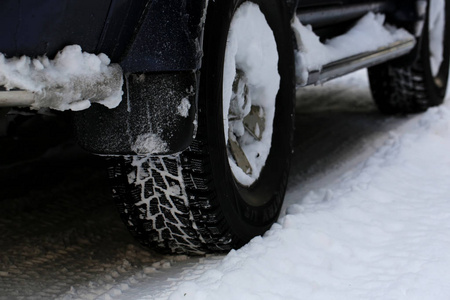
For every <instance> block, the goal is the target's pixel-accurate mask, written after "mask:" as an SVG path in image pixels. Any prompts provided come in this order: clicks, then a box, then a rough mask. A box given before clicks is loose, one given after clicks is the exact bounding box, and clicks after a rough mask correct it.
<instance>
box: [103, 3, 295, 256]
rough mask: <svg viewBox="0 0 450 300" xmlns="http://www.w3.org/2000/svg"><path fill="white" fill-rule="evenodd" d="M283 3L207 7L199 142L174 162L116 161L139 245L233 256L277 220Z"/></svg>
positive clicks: (284, 88)
mask: <svg viewBox="0 0 450 300" xmlns="http://www.w3.org/2000/svg"><path fill="white" fill-rule="evenodd" d="M285 6H286V4H285V3H284V1H277V2H276V3H274V2H273V1H271V0H254V1H253V0H252V1H245V0H231V1H230V0H226V1H225V0H223V1H219V0H216V1H210V2H209V5H208V13H207V18H206V24H205V35H204V57H203V63H202V69H201V78H200V91H199V103H198V108H199V114H198V122H199V127H198V131H197V136H196V138H195V139H194V141H193V143H192V144H191V146H190V147H189V148H188V149H187V150H185V151H183V152H182V153H180V154H178V155H174V156H164V157H152V156H147V157H138V156H136V157H133V156H131V157H122V158H112V159H111V160H112V161H113V164H112V167H111V168H110V177H111V180H112V185H113V195H114V198H115V201H116V203H117V205H118V207H119V211H120V214H121V216H122V219H123V221H124V222H125V224H126V225H127V226H128V229H129V230H130V232H131V233H132V234H133V235H134V236H135V237H136V239H137V240H139V241H140V242H141V243H142V244H144V245H146V246H149V247H151V248H153V249H156V250H158V251H161V252H166V253H189V254H202V253H207V252H218V251H221V252H222V251H229V250H231V249H233V248H238V247H240V246H242V245H243V244H245V243H246V242H248V241H249V240H250V239H251V238H253V237H254V236H257V235H260V234H263V233H264V232H265V231H266V230H268V229H269V228H270V226H271V225H272V224H273V223H274V222H275V221H276V220H277V218H278V215H279V212H280V209H281V205H282V201H283V198H284V193H285V189H286V185H287V177H288V172H289V165H290V154H291V152H292V138H293V115H294V114H293V111H294V99H295V98H294V97H295V80H294V74H295V69H294V67H295V63H294V61H295V60H294V52H293V39H292V35H291V27H290V17H289V15H288V10H287V8H286V7H285ZM252 24H258V26H252ZM242 27H245V28H242ZM248 31H250V32H251V34H250V35H246V34H240V33H248ZM252 31H253V32H252ZM251 36H256V37H257V38H254V39H251ZM239 49H241V50H239ZM242 49H244V50H242ZM247 165H248V168H247Z"/></svg>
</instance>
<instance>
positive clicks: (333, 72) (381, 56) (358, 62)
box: [307, 38, 416, 85]
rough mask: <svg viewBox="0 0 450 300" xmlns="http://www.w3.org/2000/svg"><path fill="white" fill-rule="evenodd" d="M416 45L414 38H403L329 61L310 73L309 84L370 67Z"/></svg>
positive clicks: (404, 52)
mask: <svg viewBox="0 0 450 300" xmlns="http://www.w3.org/2000/svg"><path fill="white" fill-rule="evenodd" d="M415 45H416V40H415V39H414V38H411V39H407V40H402V41H398V42H395V43H393V44H390V45H388V46H386V47H381V48H379V49H378V50H376V51H370V52H364V53H360V54H356V55H353V56H350V57H347V58H343V59H340V60H338V61H334V62H331V63H328V64H326V65H324V66H323V67H322V69H321V70H311V71H309V72H308V73H309V74H308V81H307V85H311V84H318V83H323V82H326V81H328V80H331V79H333V78H336V77H339V76H342V75H345V74H348V73H351V72H354V71H356V70H359V69H363V68H368V67H371V66H374V65H377V64H380V63H383V62H386V61H388V60H391V59H394V58H398V57H400V56H402V55H405V54H407V53H409V52H410V51H411V50H412V49H413V48H414V46H415Z"/></svg>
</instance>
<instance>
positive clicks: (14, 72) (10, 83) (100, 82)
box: [0, 45, 123, 110]
mask: <svg viewBox="0 0 450 300" xmlns="http://www.w3.org/2000/svg"><path fill="white" fill-rule="evenodd" d="M122 84H123V78H122V69H121V68H120V66H119V65H118V64H111V61H110V59H109V58H108V57H107V56H106V55H105V54H103V53H101V54H98V55H95V54H90V53H87V52H83V51H82V50H81V47H80V46H78V45H71V46H67V47H65V48H64V49H63V50H61V51H60V52H58V54H57V55H56V56H55V58H54V59H52V60H50V59H49V58H48V57H47V56H41V57H38V58H34V59H33V58H30V57H27V56H22V57H13V58H6V57H5V56H4V55H3V54H1V53H0V85H1V86H4V87H5V88H6V89H7V90H12V89H19V90H25V91H29V92H32V93H33V94H31V96H32V97H31V99H30V103H29V105H30V106H31V107H32V108H33V109H39V108H44V107H48V108H52V109H55V110H82V109H86V108H88V107H89V106H90V105H91V103H93V102H96V103H100V104H102V105H104V106H106V107H108V108H114V107H117V105H119V103H120V101H121V100H122Z"/></svg>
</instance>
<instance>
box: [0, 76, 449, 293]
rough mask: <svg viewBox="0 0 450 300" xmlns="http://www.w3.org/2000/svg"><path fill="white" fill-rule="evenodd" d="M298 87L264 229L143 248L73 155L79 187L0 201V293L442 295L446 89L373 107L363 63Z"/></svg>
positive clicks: (446, 193)
mask: <svg viewBox="0 0 450 300" xmlns="http://www.w3.org/2000/svg"><path fill="white" fill-rule="evenodd" d="M298 98H299V103H298V107H297V115H296V116H297V133H296V152H295V154H294V161H293V168H292V171H291V179H290V182H289V189H288V192H287V195H286V204H285V209H284V213H283V215H282V216H281V217H280V219H279V221H278V222H277V223H276V224H275V225H274V226H273V227H272V229H271V230H270V231H269V232H267V233H266V234H265V235H264V236H263V237H257V238H255V239H253V240H252V241H251V242H250V243H249V244H248V245H246V246H244V247H243V248H241V249H239V250H237V251H232V252H230V253H229V254H228V255H223V256H221V255H219V256H207V257H200V258H198V257H197V258H188V257H185V256H160V255H157V254H154V253H152V252H148V251H145V250H143V249H141V248H140V247H138V246H137V245H136V244H134V243H133V241H132V240H131V239H130V238H129V237H128V236H127V234H126V232H125V231H124V230H123V229H122V227H121V226H120V224H119V222H118V221H117V220H116V219H115V218H116V217H117V216H112V217H111V214H113V210H112V208H111V206H109V204H106V203H108V197H107V196H106V194H104V191H103V190H101V191H98V189H99V187H98V186H99V184H102V183H103V184H104V181H102V180H99V179H98V177H95V174H96V173H95V172H91V173H90V175H89V176H81V174H84V173H83V172H84V169H83V168H82V167H80V165H81V166H83V164H76V167H77V168H81V169H80V170H79V171H77V172H78V173H76V175H74V176H76V177H77V178H80V180H81V182H82V183H83V184H84V185H86V186H85V187H84V188H82V190H81V191H80V190H79V188H78V189H77V190H75V189H74V188H71V185H70V182H65V181H64V180H63V184H60V185H58V187H49V189H50V192H47V194H46V195H49V196H46V197H40V196H39V194H37V192H34V193H31V195H30V194H28V196H27V197H28V198H27V197H25V196H23V195H20V196H17V197H16V198H11V197H10V198H8V203H6V202H7V201H5V200H4V199H2V200H3V201H0V215H1V216H2V220H1V221H0V232H1V233H2V239H1V240H0V299H13V298H17V299H20V298H33V299H34V298H42V299H49V298H58V299H96V298H98V299H208V300H209V299H308V300H311V299H326V300H330V299H333V300H336V299H345V300H349V299H395V300H398V299H408V300H410V299H421V300H423V299H432V300H436V299H450V275H449V273H448V270H449V269H450V252H449V251H448V248H450V155H449V153H450V99H447V104H445V105H443V106H441V107H439V108H433V109H430V110H429V111H428V112H426V113H424V114H421V115H414V116H407V117H383V116H381V115H379V114H378V113H377V112H376V109H375V107H374V106H373V104H372V102H371V98H370V93H369V91H368V87H367V80H366V77H365V72H364V71H360V72H357V73H355V74H352V75H350V76H347V77H343V78H340V79H336V80H335V81H332V82H329V83H327V84H326V85H325V86H323V87H312V88H307V89H302V90H300V91H299V93H298ZM88 165H89V164H86V167H87V166H88ZM73 168H75V166H73ZM90 178H91V179H90ZM64 183H65V184H66V185H67V186H64ZM92 191H94V192H92ZM95 191H97V192H95ZM71 193H72V194H75V196H76V198H75V199H74V198H73V196H70V195H71ZM92 193H94V194H92ZM70 197H72V198H70ZM83 197H85V198H83ZM43 198H45V199H43ZM69 198H70V199H69ZM46 201H50V203H51V205H48V206H45V210H43V211H41V212H39V214H31V213H30V211H31V212H33V209H34V212H35V213H36V210H38V208H39V205H38V204H35V203H41V204H42V205H44V204H45V203H46ZM59 203H62V204H59ZM58 205H60V206H58ZM35 206H37V208H36V207H35Z"/></svg>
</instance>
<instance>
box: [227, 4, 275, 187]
mask: <svg viewBox="0 0 450 300" xmlns="http://www.w3.org/2000/svg"><path fill="white" fill-rule="evenodd" d="M236 70H240V71H242V72H243V73H244V74H245V78H243V79H242V80H241V81H240V83H239V86H240V91H241V94H240V95H236V94H235V93H234V92H233V82H234V80H235V77H236V73H237V71H236ZM244 82H245V85H246V86H247V87H248V97H247V99H248V102H245V97H244V96H243V94H244V93H245V92H244V91H243V89H244ZM279 86H280V76H279V74H278V52H277V47H276V42H275V38H274V35H273V32H272V30H271V29H270V27H269V25H268V24H267V21H266V19H265V17H264V15H263V14H262V12H261V10H260V9H259V7H258V5H257V4H255V3H252V2H245V3H244V4H242V5H241V6H240V7H239V8H238V9H237V11H236V13H235V15H234V16H233V20H232V22H231V25H230V29H229V33H228V39H227V48H226V52H225V63H224V72H223V116H224V122H223V123H224V135H225V140H226V141H228V136H229V132H228V130H229V128H230V129H231V131H232V133H233V134H235V135H236V137H238V140H239V144H240V146H241V148H242V150H243V152H244V153H245V156H246V158H247V159H248V162H249V163H250V166H251V167H252V172H251V174H246V173H245V172H244V171H243V170H242V169H241V168H240V167H239V166H238V165H237V164H236V162H235V160H234V158H233V157H232V156H231V155H230V156H229V163H230V166H231V169H232V171H233V174H234V176H235V177H236V179H237V180H238V181H239V182H240V183H241V184H243V185H247V186H249V185H251V184H252V183H253V182H254V181H255V180H256V179H257V178H258V177H259V174H260V172H261V170H262V168H263V167H264V165H265V163H266V159H267V156H268V155H269V151H270V147H271V142H272V123H273V118H274V115H275V100H276V96H277V93H278V89H279ZM238 94H239V92H238ZM231 99H237V100H235V101H234V103H233V102H231ZM252 105H253V106H258V107H260V108H261V110H263V114H264V123H265V130H264V132H263V134H262V138H261V141H257V140H255V139H254V138H253V137H252V136H250V134H248V133H247V132H245V131H244V124H243V119H242V118H240V117H244V116H246V115H247V114H248V113H249V112H250V109H251V106H252ZM230 106H233V107H234V108H237V109H235V110H241V111H240V112H239V114H240V115H241V116H239V115H238V116H237V117H238V120H235V121H229V119H228V116H229V114H230V110H232V108H233V107H231V108H230Z"/></svg>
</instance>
